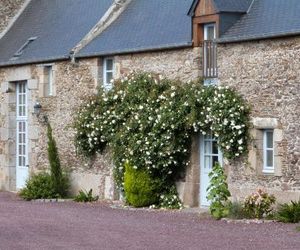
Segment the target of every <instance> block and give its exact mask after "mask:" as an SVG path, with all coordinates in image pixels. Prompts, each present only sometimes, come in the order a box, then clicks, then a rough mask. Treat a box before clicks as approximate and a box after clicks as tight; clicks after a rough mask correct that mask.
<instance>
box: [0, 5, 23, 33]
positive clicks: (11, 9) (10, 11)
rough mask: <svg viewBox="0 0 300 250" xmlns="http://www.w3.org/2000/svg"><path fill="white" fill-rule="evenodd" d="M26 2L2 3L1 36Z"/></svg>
mask: <svg viewBox="0 0 300 250" xmlns="http://www.w3.org/2000/svg"><path fill="white" fill-rule="evenodd" d="M25 1H26V0H1V1H0V34H1V32H2V31H3V30H4V29H5V28H6V27H7V25H8V24H9V22H10V21H11V20H12V19H13V17H14V16H15V15H16V14H17V13H18V11H19V10H20V9H21V7H22V5H23V4H24V3H25Z"/></svg>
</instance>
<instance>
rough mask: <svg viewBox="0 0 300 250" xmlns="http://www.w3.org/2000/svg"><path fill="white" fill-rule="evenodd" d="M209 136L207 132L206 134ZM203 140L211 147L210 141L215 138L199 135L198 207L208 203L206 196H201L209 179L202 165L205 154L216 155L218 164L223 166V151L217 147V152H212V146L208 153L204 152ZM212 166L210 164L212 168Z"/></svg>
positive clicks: (205, 205) (205, 192)
mask: <svg viewBox="0 0 300 250" xmlns="http://www.w3.org/2000/svg"><path fill="white" fill-rule="evenodd" d="M208 136H209V134H208ZM205 142H210V143H211V147H212V142H216V139H215V138H213V137H212V136H211V138H205V135H201V136H200V185H199V204H200V207H207V206H209V205H210V204H209V203H208V201H207V199H206V197H203V196H204V195H207V191H206V190H203V189H206V188H207V187H208V185H206V183H207V181H209V177H208V173H204V170H205V168H204V165H205V156H208V157H211V159H212V157H213V156H217V157H218V161H219V163H220V165H221V166H222V167H223V153H222V151H221V149H220V148H219V147H218V154H213V153H212V148H211V152H210V153H205ZM212 167H213V166H211V169H212Z"/></svg>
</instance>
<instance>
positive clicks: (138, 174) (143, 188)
mask: <svg viewBox="0 0 300 250" xmlns="http://www.w3.org/2000/svg"><path fill="white" fill-rule="evenodd" d="M124 182H125V183H124V191H125V197H126V200H127V202H128V203H129V204H130V205H132V206H134V207H146V206H150V205H152V204H156V203H158V200H159V196H158V187H157V183H156V182H155V181H153V179H152V178H151V177H150V175H149V173H148V172H147V171H146V170H140V169H135V168H134V167H132V166H131V165H130V164H129V163H125V176H124Z"/></svg>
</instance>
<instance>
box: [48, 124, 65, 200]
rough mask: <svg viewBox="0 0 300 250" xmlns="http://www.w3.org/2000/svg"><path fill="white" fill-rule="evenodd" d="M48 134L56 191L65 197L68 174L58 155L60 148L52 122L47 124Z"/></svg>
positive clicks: (50, 160) (53, 181)
mask: <svg viewBox="0 0 300 250" xmlns="http://www.w3.org/2000/svg"><path fill="white" fill-rule="evenodd" d="M47 136H48V158H49V163H50V170H51V178H52V183H53V186H54V189H55V193H57V194H59V196H60V197H65V196H66V195H67V192H68V188H69V180H68V177H67V175H66V174H63V172H62V169H61V165H60V159H59V155H58V149H57V146H56V142H55V139H54V138H53V136H52V128H51V126H50V124H49V123H48V124H47Z"/></svg>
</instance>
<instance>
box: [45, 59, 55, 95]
mask: <svg viewBox="0 0 300 250" xmlns="http://www.w3.org/2000/svg"><path fill="white" fill-rule="evenodd" d="M44 75H45V96H53V67H52V65H47V66H45V67H44Z"/></svg>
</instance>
